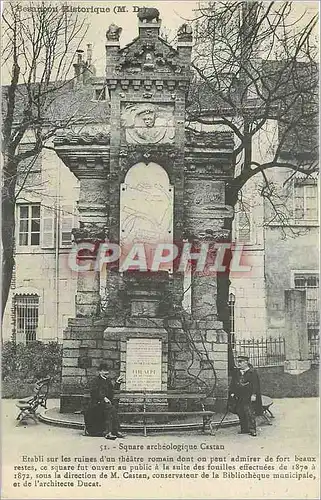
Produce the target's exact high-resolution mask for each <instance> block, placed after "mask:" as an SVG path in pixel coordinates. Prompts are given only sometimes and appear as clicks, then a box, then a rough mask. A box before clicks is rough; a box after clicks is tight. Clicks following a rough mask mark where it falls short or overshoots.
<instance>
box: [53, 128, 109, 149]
mask: <svg viewBox="0 0 321 500" xmlns="http://www.w3.org/2000/svg"><path fill="white" fill-rule="evenodd" d="M109 142H110V134H108V133H97V134H89V133H88V132H79V133H76V132H73V131H68V130H67V131H62V132H60V133H59V134H58V135H56V137H55V138H54V145H55V146H64V145H73V146H74V145H94V144H95V145H98V144H99V145H109Z"/></svg>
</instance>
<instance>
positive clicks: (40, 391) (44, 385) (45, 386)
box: [16, 377, 51, 423]
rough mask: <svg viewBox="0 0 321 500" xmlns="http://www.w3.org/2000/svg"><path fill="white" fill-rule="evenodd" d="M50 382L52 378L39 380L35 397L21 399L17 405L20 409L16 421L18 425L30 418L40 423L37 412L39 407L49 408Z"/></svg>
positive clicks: (36, 384) (35, 389)
mask: <svg viewBox="0 0 321 500" xmlns="http://www.w3.org/2000/svg"><path fill="white" fill-rule="evenodd" d="M50 381H51V379H50V377H47V378H43V379H41V380H37V382H36V383H35V387H34V393H33V395H32V396H30V397H28V398H25V399H20V400H19V401H18V403H16V406H17V407H18V408H19V414H18V416H17V419H16V420H18V423H20V422H22V421H26V420H27V419H28V418H31V419H32V420H33V421H34V422H35V423H38V418H37V414H36V412H37V410H38V408H39V406H42V407H43V408H47V398H48V392H49V386H50Z"/></svg>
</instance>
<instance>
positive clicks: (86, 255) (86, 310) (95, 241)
mask: <svg viewBox="0 0 321 500" xmlns="http://www.w3.org/2000/svg"><path fill="white" fill-rule="evenodd" d="M73 235H74V239H75V242H76V244H77V245H78V246H79V250H78V255H79V257H78V261H77V263H78V277H77V294H76V316H78V317H79V316H97V315H98V314H99V312H100V271H99V268H98V269H96V256H97V252H98V249H99V245H100V243H101V242H103V241H104V240H105V238H106V235H105V232H104V231H103V230H102V229H101V228H100V227H93V225H91V227H90V228H89V227H84V228H82V229H74V230H73ZM82 244H84V245H87V244H89V245H90V247H91V248H92V250H88V251H87V250H85V251H83V250H82V249H81V248H82ZM82 266H83V268H84V269H83V270H82Z"/></svg>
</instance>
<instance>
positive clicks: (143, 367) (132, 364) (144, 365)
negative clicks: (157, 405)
mask: <svg viewBox="0 0 321 500" xmlns="http://www.w3.org/2000/svg"><path fill="white" fill-rule="evenodd" d="M161 389H162V341H161V339H146V338H135V339H134V338H133V339H128V340H127V350H126V391H160V390H161Z"/></svg>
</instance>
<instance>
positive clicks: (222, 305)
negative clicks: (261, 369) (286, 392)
mask: <svg viewBox="0 0 321 500" xmlns="http://www.w3.org/2000/svg"><path fill="white" fill-rule="evenodd" d="M236 202H237V191H235V190H233V192H232V190H229V189H227V190H226V205H229V206H232V207H233V208H234V207H235V205H236ZM232 223H233V219H232V218H227V219H225V222H224V229H228V230H229V231H230V241H232ZM231 260H232V252H231V251H226V252H225V258H224V264H225V265H226V271H225V272H224V273H218V274H217V313H218V319H219V321H222V323H223V329H224V330H225V331H226V333H227V338H228V370H229V373H231V371H232V370H233V368H234V365H235V362H234V355H233V349H232V336H231V324H230V310H229V289H230V284H231V282H230V264H231Z"/></svg>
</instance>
